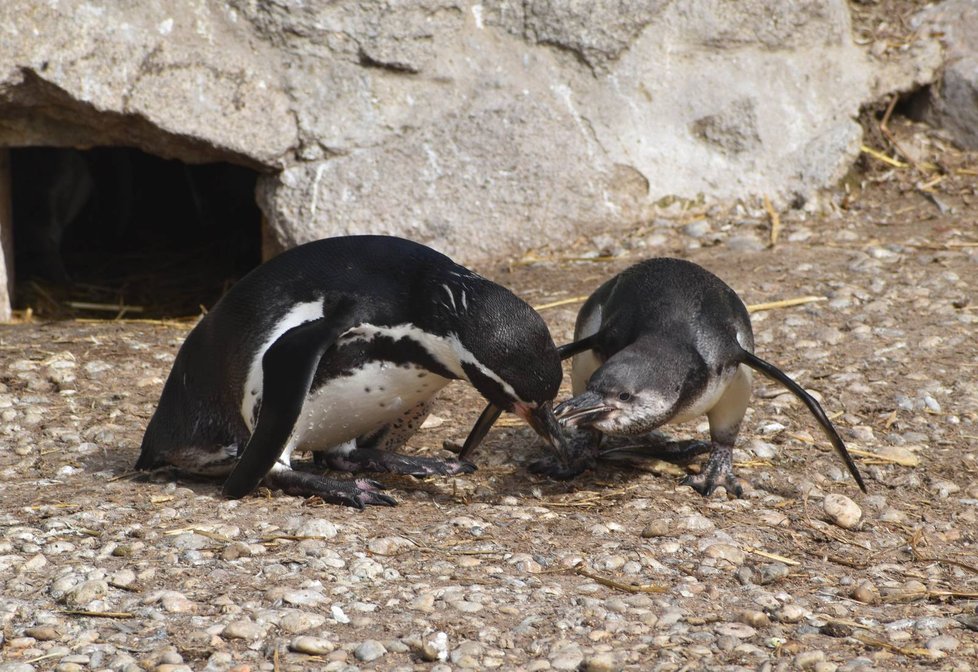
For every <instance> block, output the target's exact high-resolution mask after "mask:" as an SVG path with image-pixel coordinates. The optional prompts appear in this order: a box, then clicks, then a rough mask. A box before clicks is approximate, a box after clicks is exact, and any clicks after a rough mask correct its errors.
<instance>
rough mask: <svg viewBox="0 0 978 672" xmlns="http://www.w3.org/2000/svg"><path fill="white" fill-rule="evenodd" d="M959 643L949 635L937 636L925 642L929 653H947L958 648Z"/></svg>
mask: <svg viewBox="0 0 978 672" xmlns="http://www.w3.org/2000/svg"><path fill="white" fill-rule="evenodd" d="M959 645H960V642H959V641H958V640H957V639H955V638H954V637H951V636H950V635H939V636H938V637H931V638H930V639H928V640H927V648H928V649H930V650H931V651H941V652H944V653H949V652H951V651H954V650H956V649H957V648H958V646H959Z"/></svg>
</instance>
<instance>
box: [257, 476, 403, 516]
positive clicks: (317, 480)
mask: <svg viewBox="0 0 978 672" xmlns="http://www.w3.org/2000/svg"><path fill="white" fill-rule="evenodd" d="M264 483H265V485H266V486H267V487H269V488H271V489H273V490H281V491H282V492H284V493H285V494H287V495H293V496H296V497H319V498H320V499H322V500H323V501H324V502H329V503H330V504H342V505H343V506H352V507H355V508H357V509H363V508H364V507H365V506H367V505H368V504H374V505H379V506H397V500H396V499H394V498H393V497H388V496H387V495H385V494H383V493H382V492H380V491H381V490H383V489H384V486H383V485H381V484H380V483H378V482H377V481H372V480H370V479H368V478H356V479H351V480H337V479H333V478H325V477H323V476H319V475H317V474H309V473H306V472H302V471H291V470H289V471H285V470H283V471H272V472H269V473H268V474H267V475H266V476H265V479H264Z"/></svg>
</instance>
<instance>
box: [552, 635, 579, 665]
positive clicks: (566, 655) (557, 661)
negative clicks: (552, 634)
mask: <svg viewBox="0 0 978 672" xmlns="http://www.w3.org/2000/svg"><path fill="white" fill-rule="evenodd" d="M583 662H584V653H582V652H581V647H580V646H578V645H577V644H575V643H574V642H567V641H564V642H558V643H557V644H556V645H555V646H554V648H553V649H552V650H551V653H550V665H551V667H553V669H555V670H576V669H578V668H579V667H580V666H581V663H583Z"/></svg>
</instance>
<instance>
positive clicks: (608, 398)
mask: <svg viewBox="0 0 978 672" xmlns="http://www.w3.org/2000/svg"><path fill="white" fill-rule="evenodd" d="M648 354H649V353H646V352H645V351H644V350H632V349H626V350H622V351H620V352H618V353H617V354H616V355H615V356H613V357H611V358H610V359H609V360H608V361H607V362H605V363H604V364H603V365H602V366H601V367H600V368H598V370H597V371H595V372H594V374H593V375H592V376H591V378H590V380H588V383H587V389H586V390H585V391H584V392H582V393H581V394H579V395H577V396H576V397H573V398H572V399H568V400H567V401H565V402H563V403H562V404H560V405H559V406H557V408H556V409H555V413H556V416H557V419H558V420H559V421H560V422H561V423H562V424H564V425H570V426H572V427H574V426H577V427H593V428H594V429H597V430H600V431H601V432H603V433H605V434H612V435H619V436H620V435H634V434H644V433H646V432H650V431H652V430H653V429H655V428H657V427H659V426H661V425H663V424H665V423H667V422H668V421H669V420H670V419H671V418H673V417H675V416H676V415H677V414H678V413H679V411H680V410H681V409H682V408H684V407H685V406H687V405H688V404H689V403H690V399H691V395H695V389H696V388H698V387H699V386H700V384H699V381H698V376H697V375H696V371H697V367H693V366H690V362H689V361H688V357H686V356H679V357H677V356H670V355H675V354H676V353H668V354H666V353H661V352H660V353H657V355H658V356H652V357H650V356H648ZM663 355H665V356H663Z"/></svg>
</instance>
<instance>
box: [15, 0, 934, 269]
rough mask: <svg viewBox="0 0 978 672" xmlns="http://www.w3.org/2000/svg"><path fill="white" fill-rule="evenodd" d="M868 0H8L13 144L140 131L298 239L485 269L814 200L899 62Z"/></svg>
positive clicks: (88, 141)
mask: <svg viewBox="0 0 978 672" xmlns="http://www.w3.org/2000/svg"><path fill="white" fill-rule="evenodd" d="M851 32H852V31H851V26H850V17H849V13H848V7H847V4H846V2H845V0H807V1H805V2H796V3H785V2H782V1H781V0H742V1H740V2H730V1H729V0H687V1H685V2H677V1H670V0H561V1H557V0H485V1H483V2H466V1H463V0H399V1H397V2H394V1H387V2H354V1H353V0H333V1H327V0H308V1H307V2H301V3H298V2H283V1H280V0H259V1H257V2H256V1H255V0H230V1H228V2H217V1H216V0H201V1H200V2H195V3H192V4H190V5H188V4H187V3H182V2H176V1H175V0H161V1H160V2H154V3H122V2H117V1H112V0H61V1H60V2H56V3H54V2H51V3H48V2H45V3H39V2H36V1H35V0H6V1H5V2H3V3H2V5H0V36H2V37H0V146H3V145H7V146H20V145H70V146H92V145H99V144H113V145H119V144H121V145H130V146H136V147H139V148H141V149H143V150H145V151H149V152H152V153H155V154H158V155H161V156H164V157H172V158H179V159H182V160H185V161H208V160H215V159H221V160H227V161H232V162H235V163H240V164H244V165H248V166H252V167H254V168H257V169H259V170H261V171H263V173H265V175H264V176H263V178H262V179H261V181H260V185H259V204H260V205H261V207H262V209H263V210H264V212H265V215H266V219H267V222H268V224H269V233H270V234H271V238H272V240H273V244H274V245H277V246H289V245H293V244H296V243H299V242H303V241H306V240H310V239H314V238H319V237H323V236H326V235H331V234H337V233H352V232H385V233H399V234H402V235H406V236H409V237H412V238H415V239H417V240H420V241H423V242H427V243H431V244H433V245H435V246H437V247H439V248H440V249H442V250H444V251H446V252H448V253H450V254H452V255H454V256H456V257H458V258H459V259H460V260H462V261H473V260H477V259H480V258H486V257H489V256H490V255H497V254H500V253H507V252H513V251H514V250H518V249H524V248H526V247H530V246H536V245H543V244H558V245H559V244H560V243H561V241H565V240H568V239H569V238H571V237H572V236H575V235H577V234H578V233H579V232H586V231H587V230H589V229H590V230H594V229H597V228H602V229H607V228H614V227H616V226H627V225H629V224H631V223H634V222H635V221H637V220H639V219H641V218H643V217H645V216H647V215H648V214H649V213H650V211H651V210H652V209H653V207H654V205H655V204H656V203H657V202H658V201H660V199H662V198H663V197H666V196H677V197H681V198H688V199H700V198H706V199H714V200H717V199H735V198H744V197H750V196H755V195H761V194H764V195H769V196H770V197H771V198H772V199H774V200H775V202H780V203H785V202H789V201H791V202H801V201H804V200H805V199H807V198H809V197H810V196H811V195H812V194H813V193H816V192H817V191H818V190H819V189H821V188H823V187H825V186H827V185H831V184H832V183H833V182H834V181H836V180H837V179H838V178H839V177H840V176H841V175H842V174H843V173H844V172H845V171H846V170H847V168H848V166H849V165H850V164H851V161H852V160H853V158H854V157H855V155H856V153H857V152H858V148H859V144H860V139H861V132H860V127H859V125H858V124H857V122H856V116H857V114H858V112H859V109H860V106H861V105H863V104H864V103H866V102H868V101H871V100H874V99H876V98H878V97H879V96H880V95H882V94H884V93H886V92H887V91H888V90H891V89H894V88H901V87H902V88H909V87H910V86H911V82H910V80H916V79H920V78H921V77H923V78H926V77H927V76H929V75H930V74H932V72H933V69H934V67H936V65H937V62H936V60H935V59H934V58H933V56H934V53H936V52H934V51H932V50H928V49H926V48H924V47H923V46H921V44H917V45H916V46H915V47H914V49H916V50H917V51H915V52H914V54H917V55H912V57H911V58H910V59H909V60H910V61H912V62H913V67H910V68H903V69H900V68H897V69H895V70H894V69H893V68H889V69H886V68H883V67H882V66H880V65H879V64H878V63H877V62H875V61H874V60H873V59H872V58H871V57H870V56H869V55H868V54H867V53H866V52H865V51H864V49H863V48H862V47H860V46H858V45H856V44H855V43H854V41H853V38H852V35H851Z"/></svg>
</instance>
